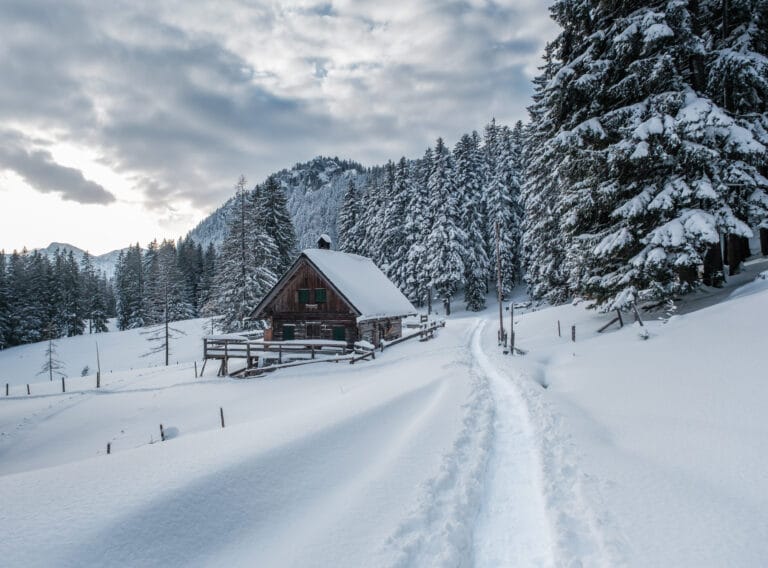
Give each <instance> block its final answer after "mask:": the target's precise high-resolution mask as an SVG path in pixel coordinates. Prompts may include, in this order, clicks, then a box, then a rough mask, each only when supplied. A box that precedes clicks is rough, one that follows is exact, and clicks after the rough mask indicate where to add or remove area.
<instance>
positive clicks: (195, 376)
mask: <svg viewBox="0 0 768 568" xmlns="http://www.w3.org/2000/svg"><path fill="white" fill-rule="evenodd" d="M195 378H197V361H195Z"/></svg>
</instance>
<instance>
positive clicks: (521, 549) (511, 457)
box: [472, 322, 555, 568]
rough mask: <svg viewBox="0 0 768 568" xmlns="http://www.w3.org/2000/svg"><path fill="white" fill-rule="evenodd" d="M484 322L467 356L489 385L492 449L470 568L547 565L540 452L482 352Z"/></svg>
mask: <svg viewBox="0 0 768 568" xmlns="http://www.w3.org/2000/svg"><path fill="white" fill-rule="evenodd" d="M485 324H486V322H483V323H482V324H481V325H480V326H479V327H478V328H477V329H476V330H475V333H474V334H473V337H472V355H473V358H474V360H475V362H476V364H477V366H478V368H479V370H480V372H482V373H483V374H484V375H485V377H486V378H487V380H488V381H489V384H490V386H491V391H492V393H493V397H494V403H495V409H496V411H495V420H494V440H493V451H492V453H491V459H490V463H489V467H488V473H487V477H486V481H485V494H484V499H483V506H482V509H481V512H480V516H479V518H478V521H477V525H476V527H475V565H476V566H478V567H489V568H491V567H497V566H552V565H554V564H555V558H554V556H553V552H554V548H553V546H552V537H551V534H550V532H551V531H550V527H549V521H548V518H547V515H546V512H545V505H546V503H545V500H544V496H543V493H542V490H543V488H542V482H541V474H542V466H541V461H540V459H539V456H540V453H541V450H540V448H539V447H538V446H537V440H536V437H535V435H534V431H533V428H532V426H531V423H530V418H529V414H528V408H527V407H526V405H525V402H524V400H523V399H522V398H521V396H520V393H519V392H518V391H517V389H516V388H515V387H514V386H513V384H512V383H511V381H510V379H509V378H508V377H507V376H505V375H503V374H502V373H500V372H499V370H498V369H497V368H496V367H495V366H494V364H493V363H491V361H490V359H489V358H488V356H487V355H486V354H485V351H484V350H483V344H482V343H483V342H482V340H483V329H484V327H485V326H486V325H485ZM486 335H487V334H486ZM485 339H486V340H487V337H486V338H485Z"/></svg>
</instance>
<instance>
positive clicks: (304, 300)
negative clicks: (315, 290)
mask: <svg viewBox="0 0 768 568" xmlns="http://www.w3.org/2000/svg"><path fill="white" fill-rule="evenodd" d="M299 303H300V304H308V303H309V290H308V289H307V288H300V289H299Z"/></svg>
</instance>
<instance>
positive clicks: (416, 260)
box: [403, 148, 433, 309]
mask: <svg viewBox="0 0 768 568" xmlns="http://www.w3.org/2000/svg"><path fill="white" fill-rule="evenodd" d="M432 168H433V154H432V149H431V148H427V150H426V152H425V153H424V157H423V158H422V159H421V160H420V161H419V162H418V163H417V164H416V165H415V168H414V170H415V171H414V172H413V184H412V197H411V199H410V205H409V207H408V211H407V214H406V217H405V235H406V244H407V250H408V256H407V258H406V259H405V267H404V270H403V279H404V284H405V289H404V293H405V295H406V296H408V298H410V299H411V300H412V301H413V302H415V304H416V305H417V306H418V307H421V306H424V305H425V303H426V302H428V301H429V288H430V272H429V266H428V263H427V238H428V237H429V234H430V233H431V231H432V213H431V211H430V200H429V189H428V187H427V184H428V181H429V177H430V175H431V173H432ZM430 309H431V306H430Z"/></svg>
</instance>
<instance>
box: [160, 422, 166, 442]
mask: <svg viewBox="0 0 768 568" xmlns="http://www.w3.org/2000/svg"><path fill="white" fill-rule="evenodd" d="M160 441H161V442H165V430H163V425H162V424H160Z"/></svg>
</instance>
